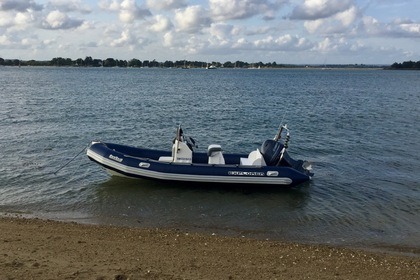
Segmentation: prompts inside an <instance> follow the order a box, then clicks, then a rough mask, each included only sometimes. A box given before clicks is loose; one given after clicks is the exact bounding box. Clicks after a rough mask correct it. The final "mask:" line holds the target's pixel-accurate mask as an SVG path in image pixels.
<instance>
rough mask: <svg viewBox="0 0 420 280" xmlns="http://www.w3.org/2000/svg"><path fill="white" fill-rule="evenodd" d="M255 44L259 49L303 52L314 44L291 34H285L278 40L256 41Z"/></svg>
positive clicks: (271, 38) (270, 38)
mask: <svg viewBox="0 0 420 280" xmlns="http://www.w3.org/2000/svg"><path fill="white" fill-rule="evenodd" d="M253 44H254V46H255V47H256V48H257V49H265V50H272V51H301V50H306V49H310V48H311V47H312V44H311V43H310V42H309V41H308V40H307V39H305V38H300V37H299V36H297V35H290V34H285V35H282V36H279V37H277V38H274V37H272V36H268V37H266V38H263V39H259V40H256V41H254V43H253Z"/></svg>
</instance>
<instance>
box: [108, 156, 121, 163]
mask: <svg viewBox="0 0 420 280" xmlns="http://www.w3.org/2000/svg"><path fill="white" fill-rule="evenodd" d="M109 158H110V159H113V160H115V161H118V162H122V161H123V159H122V158H119V157H117V156H114V155H109Z"/></svg>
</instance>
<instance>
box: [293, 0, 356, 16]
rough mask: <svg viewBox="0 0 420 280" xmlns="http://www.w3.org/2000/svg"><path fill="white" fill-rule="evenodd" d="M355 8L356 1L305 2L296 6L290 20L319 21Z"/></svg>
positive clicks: (310, 0)
mask: <svg viewBox="0 0 420 280" xmlns="http://www.w3.org/2000/svg"><path fill="white" fill-rule="evenodd" d="M352 6H354V0H305V2H304V3H303V4H301V5H298V6H296V7H295V8H294V9H293V11H292V13H291V15H290V16H289V18H290V19H298V20H318V19H323V18H328V17H331V16H334V15H336V14H338V13H342V12H344V11H346V10H348V9H350V8H351V7H352Z"/></svg>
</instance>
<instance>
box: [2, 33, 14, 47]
mask: <svg viewBox="0 0 420 280" xmlns="http://www.w3.org/2000/svg"><path fill="white" fill-rule="evenodd" d="M11 44H12V42H11V41H10V39H9V37H7V36H6V35H1V36H0V46H9V45H11Z"/></svg>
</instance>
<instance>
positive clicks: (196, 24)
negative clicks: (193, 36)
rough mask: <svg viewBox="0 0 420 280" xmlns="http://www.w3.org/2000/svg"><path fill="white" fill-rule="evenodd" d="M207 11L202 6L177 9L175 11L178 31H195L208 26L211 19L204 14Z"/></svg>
mask: <svg viewBox="0 0 420 280" xmlns="http://www.w3.org/2000/svg"><path fill="white" fill-rule="evenodd" d="M206 14H207V11H206V10H205V9H204V8H203V7H202V6H198V5H195V6H189V7H187V8H185V9H177V10H176V12H175V22H176V27H177V28H178V29H179V31H184V32H189V33H195V32H198V31H200V30H201V29H202V28H203V27H206V26H209V25H210V23H211V20H210V18H209V17H208V16H206Z"/></svg>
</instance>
